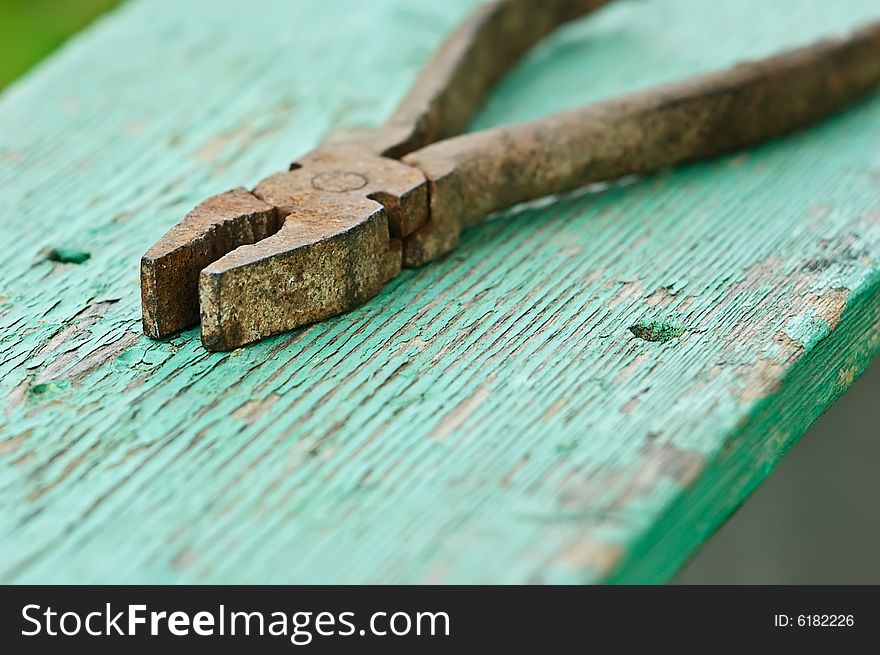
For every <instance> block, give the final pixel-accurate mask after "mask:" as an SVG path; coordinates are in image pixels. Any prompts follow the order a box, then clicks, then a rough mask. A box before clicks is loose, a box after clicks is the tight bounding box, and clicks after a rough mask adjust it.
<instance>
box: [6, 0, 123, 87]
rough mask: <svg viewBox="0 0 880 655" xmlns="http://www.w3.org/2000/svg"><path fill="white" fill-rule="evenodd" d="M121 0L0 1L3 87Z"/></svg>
mask: <svg viewBox="0 0 880 655" xmlns="http://www.w3.org/2000/svg"><path fill="white" fill-rule="evenodd" d="M119 2H120V0H0V89H2V88H3V87H5V86H7V85H8V84H9V83H10V82H11V81H12V80H14V79H15V78H17V77H19V76H21V75H22V74H24V73H25V72H27V70H28V69H29V68H30V67H31V66H33V65H34V64H36V63H37V62H38V61H40V59H42V58H43V57H45V56H46V55H47V54H49V53H50V52H52V50H54V49H55V48H57V47H58V46H59V45H61V44H62V43H64V41H65V40H66V39H67V38H68V37H70V36H71V35H73V34H74V33H76V32H78V31H79V30H81V29H82V28H83V27H85V26H86V25H88V24H89V23H90V22H92V21H93V20H94V19H95V18H96V17H97V16H99V15H100V14H102V13H104V12H105V11H107V10H109V9H112V8H113V7H115V6H116V5H118V4H119Z"/></svg>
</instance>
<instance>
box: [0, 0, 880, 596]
mask: <svg viewBox="0 0 880 655" xmlns="http://www.w3.org/2000/svg"><path fill="white" fill-rule="evenodd" d="M472 5H473V2H471V1H469V0H456V1H455V2H443V3H430V4H429V3H422V2H418V1H417V0H411V1H404V0H382V1H381V2H370V3H363V2H342V1H341V0H320V1H316V2H305V1H302V2H287V1H284V0H262V1H261V2H244V0H240V1H236V2H232V1H230V2H225V3H223V4H222V7H223V8H222V10H218V9H217V6H218V5H217V4H216V3H213V2H208V0H200V1H192V2H185V3H182V2H172V1H171V0H140V1H136V2H130V3H127V4H126V5H124V6H123V7H122V8H121V9H120V10H118V11H117V12H116V13H114V14H112V15H111V16H110V17H108V18H107V19H105V20H103V21H101V22H99V24H97V25H96V26H95V27H94V28H92V29H90V30H88V32H87V33H86V34H84V35H83V36H81V37H80V38H78V39H76V40H75V41H74V42H73V43H71V44H69V45H68V46H67V47H65V48H64V49H63V50H62V51H61V52H60V53H59V54H58V55H57V56H55V57H53V58H52V59H51V60H50V61H49V62H48V63H46V64H44V65H43V66H41V67H40V68H39V69H38V70H36V71H35V72H33V73H32V74H31V75H29V76H28V77H27V78H26V79H24V80H23V81H21V82H19V83H17V84H15V85H14V86H13V87H12V88H10V89H9V90H8V91H7V92H6V93H5V94H4V95H3V96H2V98H0V125H2V131H0V208H2V216H3V219H2V232H0V234H2V239H3V244H4V253H5V258H4V259H5V261H4V264H3V266H2V268H0V294H2V305H0V339H2V342H0V406H2V409H3V415H2V423H0V433H2V440H0V508H2V511H0V563H2V564H0V579H2V580H4V581H8V582H50V581H51V582H157V583H158V582H182V583H184V582H375V581H381V582H423V581H435V582H436V581H442V582H597V581H639V582H653V581H664V580H667V579H669V578H670V576H671V575H673V574H674V572H675V571H676V569H677V567H678V566H680V564H681V563H682V562H683V561H684V560H685V559H686V558H687V557H688V556H689V555H690V554H691V553H692V552H693V551H694V549H695V548H697V547H698V546H699V545H700V544H701V543H702V542H703V541H704V540H705V539H706V538H707V537H708V536H709V535H710V534H711V533H712V532H713V530H714V529H715V528H717V526H718V525H719V524H720V523H721V522H722V521H723V520H724V519H725V518H726V517H727V516H728V515H729V514H730V512H731V511H733V509H734V508H736V507H737V505H738V504H739V503H741V502H742V501H743V499H744V498H745V497H746V496H747V495H748V493H749V492H750V491H751V490H752V489H753V488H754V487H755V486H756V485H757V484H758V483H759V482H760V481H761V479H762V478H763V477H764V476H765V475H767V473H768V472H769V471H770V470H771V469H772V467H773V464H774V463H775V462H776V461H777V460H778V458H779V457H780V456H781V455H782V454H783V453H784V451H785V450H786V449H787V448H788V447H789V446H790V445H791V444H792V443H793V442H794V441H795V440H796V439H797V438H798V437H799V436H800V435H801V434H802V433H803V432H804V430H805V429H806V428H807V426H808V425H809V424H810V422H811V421H812V420H813V419H814V418H815V417H816V416H817V415H818V414H819V413H820V412H821V411H822V410H823V409H824V408H826V407H827V406H828V405H829V404H830V403H831V402H832V401H833V400H834V398H835V397H836V396H837V395H838V394H840V393H841V392H842V391H843V390H844V389H846V387H847V386H849V384H851V382H852V381H853V379H854V378H855V377H856V376H858V375H859V373H860V372H861V371H862V370H863V369H864V368H865V366H866V365H867V363H868V362H869V360H870V359H871V358H872V357H873V356H874V355H875V353H876V352H877V350H878V348H880V97H874V98H873V99H871V100H869V101H867V102H865V103H863V104H861V105H859V106H858V107H856V108H854V109H853V110H851V111H849V112H847V113H846V114H844V115H841V116H839V117H836V118H835V119H833V120H831V121H829V122H828V123H826V124H824V125H822V126H820V127H818V128H816V129H814V130H811V131H809V132H806V133H802V134H799V135H796V136H794V137H791V138H788V139H785V140H782V141H778V142H776V143H773V144H769V145H767V146H765V147H762V148H759V149H756V150H754V151H752V152H749V153H745V154H740V155H736V156H733V157H728V158H725V159H721V160H718V161H716V162H712V163H709V164H705V165H700V166H692V167H688V168H686V169H683V170H679V171H675V172H670V173H666V174H663V175H659V176H656V177H653V178H650V179H646V180H641V181H630V183H628V184H622V185H615V186H611V187H609V188H605V189H593V190H592V191H591V192H590V193H582V194H575V195H573V196H570V197H567V198H564V199H560V200H559V201H557V202H553V203H544V204H543V205H540V206H534V207H531V208H526V209H522V210H518V211H515V212H510V213H508V214H506V215H504V216H501V217H499V218H498V219H497V220H493V221H490V222H487V223H485V224H484V225H481V226H478V227H476V228H474V229H471V230H470V231H469V232H467V234H466V235H465V237H464V239H463V242H462V244H461V246H460V248H459V249H458V250H457V251H456V252H455V253H454V254H453V255H452V256H450V257H447V258H446V259H444V260H443V261H440V262H438V263H436V264H432V265H429V266H426V267H425V268H422V269H420V270H417V271H408V272H406V273H404V274H403V275H402V276H401V277H400V278H399V279H397V280H396V281H395V282H394V283H393V284H391V285H390V286H388V287H387V288H386V289H385V290H384V291H383V292H382V294H381V295H380V296H379V297H378V298H376V299H375V300H374V301H373V302H371V303H369V304H368V305H366V306H364V307H363V308H361V309H359V310H358V311H355V312H352V313H351V314H348V315H345V316H341V317H339V318H336V319H334V320H330V321H327V322H325V323H321V324H319V325H315V326H312V327H310V328H307V329H303V330H300V331H297V332H295V333H292V334H289V335H283V336H280V337H277V338H273V339H269V340H267V341H265V342H263V343H261V344H259V345H257V346H254V347H249V348H246V349H242V350H238V351H235V352H233V353H228V354H208V353H206V352H205V351H204V350H203V349H202V348H201V347H200V345H199V342H198V338H197V333H196V331H194V330H191V331H188V332H186V333H184V334H182V335H180V336H179V337H176V338H174V339H171V340H169V341H165V342H153V341H150V340H149V339H147V338H145V337H143V336H142V335H141V334H140V331H139V329H140V326H139V320H140V317H139V291H138V278H137V275H138V273H137V270H138V259H139V257H140V255H141V253H142V252H143V251H144V250H146V248H147V247H148V245H149V244H150V243H151V242H152V241H153V240H154V239H156V238H157V237H159V236H160V235H161V234H162V233H163V232H164V231H165V229H167V228H168V226H170V225H171V224H173V223H174V222H176V221H177V220H178V219H179V218H180V217H181V216H183V214H184V213H185V212H186V211H187V210H188V209H189V208H190V207H191V206H192V205H194V204H195V203H196V202H197V201H198V200H199V199H201V198H202V197H204V196H207V195H209V194H212V193H216V192H219V191H222V190H224V189H226V188H229V187H232V186H235V185H238V184H240V183H243V182H246V183H249V184H253V183H254V182H256V181H257V180H258V179H260V178H261V177H262V176H263V175H265V174H268V173H271V172H273V171H275V170H278V169H281V168H283V167H284V166H285V164H286V163H287V162H288V161H289V160H291V159H293V158H294V157H295V156H297V155H299V154H301V153H302V152H304V151H305V150H307V149H308V148H309V147H311V146H313V145H314V144H316V143H317V142H318V141H319V140H320V139H321V138H322V137H324V136H325V135H326V134H327V133H329V132H331V131H333V130H345V129H351V128H356V127H362V126H369V125H375V124H377V123H378V122H379V121H380V120H381V119H382V118H383V117H384V116H385V115H387V114H388V113H389V112H390V110H391V109H392V107H393V106H394V104H395V102H396V101H397V100H398V99H399V98H400V97H401V96H402V94H403V93H404V92H405V90H406V89H407V86H408V84H409V83H410V82H411V80H412V79H413V78H414V76H415V74H416V72H417V70H418V68H419V66H420V65H421V64H423V63H424V61H425V59H426V57H427V56H428V55H429V53H430V52H431V50H432V49H433V48H434V47H435V46H436V45H437V44H438V43H439V41H440V40H441V39H442V38H443V36H444V34H446V33H447V32H448V31H449V30H450V29H451V27H452V26H453V25H454V24H455V22H456V21H457V20H458V19H460V18H461V17H462V16H463V15H464V14H465V13H467V11H468V10H469V8H470V7H471V6H472ZM877 16H878V9H877V6H876V3H875V2H872V1H870V0H863V1H860V0H845V1H844V0H841V1H839V2H835V3H830V2H823V1H822V0H802V1H798V0H777V1H776V2H773V3H767V2H761V1H759V0H740V2H736V3H707V2H701V1H700V0H654V1H652V2H621V3H619V4H618V5H617V6H612V7H609V8H608V9H607V10H605V11H603V12H602V13H601V14H599V15H597V16H595V17H594V18H593V19H588V20H585V21H581V22H579V23H577V24H574V25H571V26H570V27H568V28H566V29H564V30H563V31H561V32H559V33H558V34H557V35H555V36H554V37H553V38H552V39H551V40H550V41H548V42H546V43H545V44H543V45H542V46H540V47H539V48H538V49H537V50H536V51H534V52H533V53H532V54H531V55H530V56H529V58H528V59H527V61H525V62H524V63H523V64H522V65H521V66H520V67H519V68H518V69H517V70H516V71H515V72H514V73H512V74H511V75H510V76H509V77H508V78H507V79H505V81H504V82H503V83H502V84H501V85H500V87H499V88H498V90H497V92H496V93H495V95H494V96H493V98H492V100H491V101H490V103H489V105H488V107H487V108H486V110H485V111H484V112H483V114H482V115H481V116H480V117H479V119H478V120H477V123H476V127H483V126H487V125H493V124H499V123H502V122H506V121H512V120H518V119H524V118H530V117H534V116H538V115H540V114H543V113H546V112H548V111H553V110H560V109H563V108H568V107H573V106H576V105H579V104H581V103H584V102H587V101H590V100H594V99H598V98H605V97H610V96H612V95H614V94H616V93H618V92H622V91H624V90H628V89H634V88H638V87H643V86H645V85H647V84H651V83H654V82H659V81H664V80H670V79H675V78H679V77H682V76H684V75H687V74H690V73H694V72H697V71H704V70H708V69H712V68H717V67H720V66H724V65H728V64H730V63H732V62H734V61H737V60H740V59H742V58H744V57H751V56H758V55H763V54H767V53H769V52H771V51H774V50H776V49H779V48H781V47H785V46H791V45H793V44H796V43H802V42H805V41H809V40H812V39H814V38H816V37H819V36H821V35H824V34H827V33H831V32H835V31H837V30H840V29H843V28H846V27H849V26H852V25H854V24H856V23H858V22H860V21H862V20H865V19H867V18H876V17H877ZM86 255H88V257H86ZM634 326H637V327H635V329H630V328H633V327H634ZM637 335H638V336H637ZM652 339H653V340H652Z"/></svg>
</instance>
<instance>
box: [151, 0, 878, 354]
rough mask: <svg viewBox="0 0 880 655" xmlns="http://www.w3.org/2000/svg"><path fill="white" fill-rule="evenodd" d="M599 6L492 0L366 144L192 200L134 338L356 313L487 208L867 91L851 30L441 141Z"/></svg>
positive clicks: (728, 143)
mask: <svg viewBox="0 0 880 655" xmlns="http://www.w3.org/2000/svg"><path fill="white" fill-rule="evenodd" d="M606 2H608V0H547V1H543V2H539V1H538V0H503V1H501V2H495V3H490V4H488V5H484V6H482V7H481V8H480V9H479V10H477V12H475V13H474V15H472V16H471V17H470V18H469V19H468V20H467V21H466V22H465V23H463V24H462V25H461V26H460V27H459V28H458V29H457V30H456V31H455V32H454V33H453V35H452V36H451V37H450V38H449V39H448V40H447V42H446V44H445V45H444V46H443V47H441V49H440V50H439V51H438V53H437V54H436V55H435V57H434V58H433V59H432V61H431V62H430V63H429V64H428V66H427V67H426V69H425V70H424V71H423V73H422V75H421V77H420V78H419V80H418V81H417V83H416V84H415V86H414V87H413V90H412V91H411V93H410V94H409V95H408V96H407V98H406V99H404V101H403V102H402V103H401V105H400V107H399V108H398V109H397V110H396V111H395V112H394V114H392V116H391V117H390V118H389V120H388V121H387V122H386V123H385V124H384V125H383V126H381V127H380V128H378V129H377V130H375V131H374V132H372V133H367V134H362V135H358V136H350V137H348V138H347V139H346V140H345V141H343V142H337V143H327V144H325V145H323V146H321V147H319V148H318V149H317V150H315V151H313V152H311V153H309V154H308V155H306V156H304V157H302V158H301V159H299V160H298V161H297V162H296V163H295V164H293V165H292V166H291V170H290V171H286V172H282V173H277V174H275V175H272V176H270V177H268V178H266V179H265V180H263V181H262V182H260V183H259V184H258V185H257V186H256V187H255V188H254V189H253V190H252V191H247V190H245V189H235V190H232V191H229V192H227V193H224V194H220V195H218V196H214V197H212V198H209V199H208V200H206V201H204V202H203V203H201V204H200V205H199V206H198V207H196V208H195V209H194V210H193V211H192V212H190V213H189V214H188V215H187V216H186V218H184V220H183V221H182V222H181V223H180V224H179V225H177V226H175V227H174V228H172V229H171V230H170V231H169V232H168V233H167V234H166V235H165V236H164V237H163V238H162V239H161V240H160V241H159V242H158V243H157V244H156V245H155V246H153V247H152V248H151V249H150V250H149V251H148V252H147V253H146V255H144V257H143V259H142V262H141V293H142V304H143V322H144V331H145V332H146V334H148V335H149V336H151V337H154V338H159V337H164V336H168V335H170V334H174V333H175V332H178V331H180V330H182V329H184V328H186V327H189V326H192V325H195V324H196V323H198V322H199V321H201V332H202V341H203V343H204V345H205V347H206V348H208V349H210V350H229V349H232V348H236V347H238V346H241V345H244V344H247V343H251V342H253V341H257V340H259V339H261V338H263V337H266V336H269V335H272V334H277V333H279V332H284V331H287V330H290V329H293V328H295V327H298V326H300V325H305V324H307V323H311V322H314V321H319V320H322V319H324V318H327V317H329V316H332V315H335V314H339V313H341V312H345V311H348V310H351V309H353V308H354V307H357V306H358V305H360V304H362V303H363V302H365V301H367V300H368V299H370V298H371V297H373V296H374V295H376V294H377V293H378V292H379V290H380V289H381V288H382V287H383V285H384V284H385V283H386V282H388V281H389V280H390V279H392V278H394V277H395V276H396V275H398V274H399V272H400V270H401V267H402V266H419V265H422V264H424V263H426V262H429V261H431V260H432V259H436V258H437V257H439V256H441V255H443V254H445V253H446V252H449V251H450V250H451V249H453V248H454V247H455V245H456V244H457V243H458V238H459V234H460V232H461V230H462V229H463V228H464V227H466V226H467V225H468V224H470V223H472V222H474V221H476V220H479V219H480V218H481V217H482V216H484V215H486V214H487V213H490V212H493V211H497V210H500V209H504V208H506V207H510V206H512V205H514V204H517V203H519V202H523V201H527V200H532V199H535V198H540V197H542V196H545V195H549V194H554V193H559V192H563V191H567V190H570V189H574V188H577V187H579V186H582V185H584V184H588V183H590V182H595V181H600V180H608V179H613V178H615V177H620V176H623V175H629V174H634V173H647V172H651V171H655V170H658V169H662V168H665V167H668V166H672V165H676V164H679V163H683V162H688V161H693V160H697V159H702V158H707V157H712V156H715V155H718V154H721V153H724V152H728V151H730V150H734V149H737V148H741V147H744V146H748V145H752V144H756V143H759V142H761V141H765V140H767V139H770V138H773V137H775V136H778V135H782V134H785V133H788V132H791V131H792V130H796V129H799V128H802V127H805V126H807V125H809V124H811V123H813V122H815V121H817V120H820V119H821V118H823V117H825V116H828V115H829V114H831V113H833V112H835V111H837V110H839V109H841V108H843V107H845V106H846V105H848V104H850V103H852V102H854V101H855V100H857V99H858V98H859V97H861V96H863V95H864V94H866V93H867V92H869V91H870V90H871V89H873V88H874V87H875V86H877V84H878V82H880V22H878V23H873V24H870V25H868V26H866V27H864V28H862V29H860V30H858V31H856V32H854V33H852V34H851V35H849V36H847V37H845V38H840V39H833V40H828V41H823V42H821V43H818V44H815V45H812V46H809V47H806V48H801V49H798V50H793V51H790V52H787V53H783V54H780V55H776V56H774V57H770V58H768V59H764V60H760V61H756V62H749V63H745V64H741V65H739V66H736V67H734V68H732V69H730V70H727V71H723V72H719V73H713V74H710V75H705V76H701V77H697V78H693V79H690V80H686V81H684V82H680V83H677V84H671V85H666V86H662V87H657V88H654V89H650V90H647V91H643V92H640V93H636V94H631V95H629V96H626V97H623V98H620V99H616V100H612V101H608V102H604V103H600V104H595V105H590V106H587V107H584V108H581V109H576V110H574V111H569V112H564V113H560V114H555V115H552V116H548V117H545V118H542V119H539V120H536V121H532V122H528V123H522V124H518V125H512V126H507V127H501V128H496V129H491V130H484V131H482V132H476V133H473V134H466V135H462V136H457V137H456V136H454V135H455V134H458V133H459V132H461V131H462V130H463V129H464V128H465V127H466V125H467V123H468V121H469V120H470V118H471V116H472V115H473V113H474V112H475V111H476V110H477V109H478V107H479V106H480V104H481V103H482V101H483V99H484V98H485V95H486V94H487V93H488V91H489V89H490V88H491V86H492V85H493V84H494V83H495V81H496V80H497V79H498V78H499V77H500V76H501V75H502V74H503V73H504V72H505V71H506V70H507V69H508V68H509V67H510V66H512V65H513V63H514V62H515V61H516V60H517V59H518V58H519V57H520V56H521V55H522V54H523V53H524V52H525V51H526V50H528V48H530V47H531V46H532V45H533V44H534V43H536V42H537V41H539V40H540V39H541V38H543V37H544V36H545V35H546V34H548V33H549V32H551V31H552V30H553V29H554V28H555V27H556V26H558V25H559V24H561V23H563V22H566V21H568V20H572V19H574V18H577V17H579V16H581V15H583V14H586V13H589V12H590V11H592V10H594V9H596V8H598V7H600V6H601V5H603V4H605V3H606Z"/></svg>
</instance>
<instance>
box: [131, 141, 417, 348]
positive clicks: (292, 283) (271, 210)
mask: <svg viewBox="0 0 880 655" xmlns="http://www.w3.org/2000/svg"><path fill="white" fill-rule="evenodd" d="M427 212H428V199H427V182H426V179H425V176H424V175H423V174H422V173H421V171H419V170H418V169H416V168H412V167H410V166H407V165H405V164H403V163H401V162H398V161H395V160H392V159H387V158H385V157H381V156H378V155H374V154H371V153H369V152H367V151H365V150H364V149H362V148H359V147H357V146H344V145H343V146H327V147H324V148H321V149H318V150H316V151H315V152H313V153H310V154H309V155H307V156H306V157H303V158H302V159H300V160H299V161H298V162H296V163H294V164H293V165H291V170H289V171H286V172H283V173H276V174H275V175H272V176H270V177H268V178H266V179H265V180H263V181H262V182H260V183H259V184H258V185H257V186H256V187H255V188H254V190H253V191H252V192H249V191H247V190H245V189H234V190H232V191H229V192H226V193H223V194H220V195H218V196H213V197H211V198H209V199H207V200H205V201H204V202H202V203H201V204H200V205H199V206H198V207H196V208H195V209H194V210H193V211H192V212H190V213H189V214H188V215H187V217H186V218H185V219H184V220H183V221H182V222H181V223H180V224H179V225H177V226H175V227H174V228H172V229H171V230H170V231H169V232H168V233H167V234H166V235H165V236H164V237H163V238H162V239H161V240H160V241H159V242H158V243H157V244H156V245H155V246H153V247H152V248H151V249H150V250H149V251H148V252H147V253H146V255H144V257H143V259H142V260H141V291H142V301H143V308H144V309H143V323H144V331H145V332H146V333H147V334H148V335H149V336H152V337H154V338H161V337H164V336H168V335H170V334H174V333H176V332H179V331H180V330H182V329H185V328H187V327H190V326H191V325H195V324H196V323H198V322H201V326H202V327H201V332H202V342H203V343H204V345H205V347H206V348H208V349H209V350H229V349H232V348H235V347H238V346H240V345H244V344H247V343H251V342H253V341H256V340H258V339H261V338H263V337H266V336H269V335H272V334H277V333H279V332H284V331H287V330H290V329H292V328H295V327H298V326H300V325H304V324H307V323H313V322H315V321H319V320H322V319H325V318H328V317H330V316H334V315H336V314H340V313H342V312H346V311H349V310H351V309H354V308H355V307H357V306H358V305H361V304H363V303H364V302H365V301H367V300H369V299H370V298H372V297H373V296H375V295H376V294H377V293H378V292H379V290H380V289H381V288H382V287H383V286H384V285H385V283H386V282H388V281H389V280H391V279H392V278H394V277H396V276H397V275H398V274H399V273H400V270H401V266H402V263H403V260H404V248H403V240H404V239H405V238H406V237H407V236H409V235H411V234H412V233H413V232H415V231H416V230H417V229H418V228H419V227H420V226H422V225H424V223H425V222H426V220H427Z"/></svg>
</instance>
